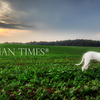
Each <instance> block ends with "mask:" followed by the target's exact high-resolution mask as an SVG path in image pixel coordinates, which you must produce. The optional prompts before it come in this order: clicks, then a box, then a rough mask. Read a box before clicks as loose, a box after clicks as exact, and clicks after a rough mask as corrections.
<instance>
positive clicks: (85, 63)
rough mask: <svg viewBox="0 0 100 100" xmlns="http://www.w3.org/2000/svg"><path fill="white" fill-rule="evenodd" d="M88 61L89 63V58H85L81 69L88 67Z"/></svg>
mask: <svg viewBox="0 0 100 100" xmlns="http://www.w3.org/2000/svg"><path fill="white" fill-rule="evenodd" d="M89 63H90V60H89V59H85V61H84V65H83V67H82V71H84V69H88V66H89Z"/></svg>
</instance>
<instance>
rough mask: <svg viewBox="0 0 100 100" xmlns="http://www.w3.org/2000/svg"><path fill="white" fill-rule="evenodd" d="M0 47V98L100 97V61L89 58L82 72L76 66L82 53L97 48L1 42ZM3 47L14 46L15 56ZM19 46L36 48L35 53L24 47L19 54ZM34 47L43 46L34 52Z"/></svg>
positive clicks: (75, 99) (89, 99)
mask: <svg viewBox="0 0 100 100" xmlns="http://www.w3.org/2000/svg"><path fill="white" fill-rule="evenodd" d="M0 48H1V49H0V50H1V51H0V100H99V99H100V63H99V62H96V61H91V63H90V66H89V69H88V70H86V71H83V72H82V65H81V66H75V64H76V63H79V62H80V61H81V58H82V55H83V54H84V53H85V52H87V51H98V52H100V47H71V46H35V45H26V44H0ZM4 48H5V50H8V48H10V49H11V50H13V48H15V55H13V54H11V53H10V54H9V53H8V51H5V50H4ZM18 48H30V50H32V49H33V48H35V51H34V55H31V54H29V53H25V52H24V49H23V55H21V51H20V50H18ZM36 48H40V49H41V48H44V49H42V50H40V51H39V52H38V53H36V52H37V51H36ZM47 49H49V51H46V50H47ZM6 53H7V55H6ZM8 54H9V55H8Z"/></svg>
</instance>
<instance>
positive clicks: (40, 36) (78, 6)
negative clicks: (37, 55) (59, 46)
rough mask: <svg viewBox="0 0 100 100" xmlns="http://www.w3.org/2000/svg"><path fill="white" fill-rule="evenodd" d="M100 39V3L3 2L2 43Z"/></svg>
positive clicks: (0, 8) (98, 0)
mask: <svg viewBox="0 0 100 100" xmlns="http://www.w3.org/2000/svg"><path fill="white" fill-rule="evenodd" d="M69 39H70V40H74V39H91V40H100V0H0V43H3V42H23V43H25V42H30V41H57V40H58V41H59V40H69Z"/></svg>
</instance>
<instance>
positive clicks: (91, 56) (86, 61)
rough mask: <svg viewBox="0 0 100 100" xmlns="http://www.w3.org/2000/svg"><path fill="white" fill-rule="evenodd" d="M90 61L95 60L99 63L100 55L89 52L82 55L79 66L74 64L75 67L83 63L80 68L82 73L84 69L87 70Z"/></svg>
mask: <svg viewBox="0 0 100 100" xmlns="http://www.w3.org/2000/svg"><path fill="white" fill-rule="evenodd" d="M91 60H96V61H98V62H100V53H98V52H93V51H89V52H87V53H85V54H84V55H83V57H82V61H81V62H80V63H79V64H75V65H81V64H82V62H83V61H84V65H83V67H82V71H84V69H88V66H89V63H90V61H91Z"/></svg>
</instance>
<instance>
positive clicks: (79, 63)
mask: <svg viewBox="0 0 100 100" xmlns="http://www.w3.org/2000/svg"><path fill="white" fill-rule="evenodd" d="M83 60H84V55H83V57H82V60H81V62H80V63H79V64H75V65H81V64H82V62H83Z"/></svg>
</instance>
